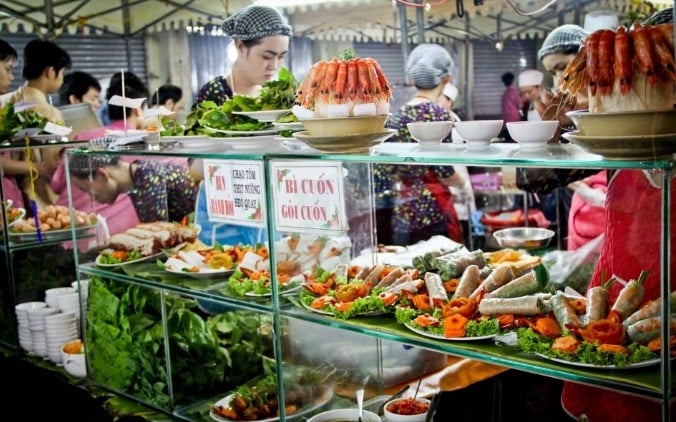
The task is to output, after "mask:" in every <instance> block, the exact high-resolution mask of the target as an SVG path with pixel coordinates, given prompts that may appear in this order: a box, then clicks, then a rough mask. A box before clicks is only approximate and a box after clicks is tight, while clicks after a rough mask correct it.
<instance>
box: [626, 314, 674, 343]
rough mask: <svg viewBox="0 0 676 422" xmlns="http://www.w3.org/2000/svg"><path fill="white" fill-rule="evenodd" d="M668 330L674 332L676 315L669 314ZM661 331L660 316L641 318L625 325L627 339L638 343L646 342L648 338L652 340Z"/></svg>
mask: <svg viewBox="0 0 676 422" xmlns="http://www.w3.org/2000/svg"><path fill="white" fill-rule="evenodd" d="M669 331H670V332H671V334H674V332H676V315H675V314H671V322H670V328H669ZM661 333H662V317H661V316H655V317H650V318H645V319H642V320H640V321H638V322H635V323H633V324H631V325H630V326H629V327H627V335H628V336H629V340H631V341H634V342H636V343H640V344H646V343H648V342H649V341H650V340H654V339H656V338H657V337H659V336H660V335H661Z"/></svg>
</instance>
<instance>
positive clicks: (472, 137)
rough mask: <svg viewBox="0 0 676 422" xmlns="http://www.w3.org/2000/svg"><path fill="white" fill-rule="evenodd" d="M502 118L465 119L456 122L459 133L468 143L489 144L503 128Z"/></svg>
mask: <svg viewBox="0 0 676 422" xmlns="http://www.w3.org/2000/svg"><path fill="white" fill-rule="evenodd" d="M502 122H503V121H502V120H465V121H462V122H455V128H456V129H457V131H458V135H460V137H461V138H462V139H464V140H466V141H467V143H468V144H473V145H479V144H481V145H488V144H490V142H491V139H493V138H495V137H497V136H498V135H499V134H500V131H501V130H502Z"/></svg>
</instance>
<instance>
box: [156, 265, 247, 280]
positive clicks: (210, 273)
mask: <svg viewBox="0 0 676 422" xmlns="http://www.w3.org/2000/svg"><path fill="white" fill-rule="evenodd" d="M164 269H165V270H166V271H167V272H170V273H172V274H179V275H185V276H189V277H192V278H221V277H223V278H225V277H229V276H230V275H232V273H234V272H235V270H234V269H230V270H221V269H218V270H216V269H211V268H200V269H199V271H198V272H191V271H182V270H180V269H174V268H167V267H166V266H165V267H164Z"/></svg>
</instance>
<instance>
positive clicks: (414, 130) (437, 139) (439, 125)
mask: <svg viewBox="0 0 676 422" xmlns="http://www.w3.org/2000/svg"><path fill="white" fill-rule="evenodd" d="M406 127H407V128H408V132H409V133H410V134H411V137H412V138H413V139H415V140H416V141H418V143H419V144H420V146H423V147H427V146H434V145H439V144H440V143H441V141H443V140H444V139H446V138H447V137H448V134H449V133H450V132H451V129H452V128H453V122H450V121H436V122H411V123H407V124H406Z"/></svg>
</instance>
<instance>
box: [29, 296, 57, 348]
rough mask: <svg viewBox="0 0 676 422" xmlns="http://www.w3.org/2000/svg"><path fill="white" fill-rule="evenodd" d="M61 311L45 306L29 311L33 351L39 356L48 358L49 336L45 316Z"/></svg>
mask: <svg viewBox="0 0 676 422" xmlns="http://www.w3.org/2000/svg"><path fill="white" fill-rule="evenodd" d="M57 313H59V310H58V309H56V308H50V307H47V306H45V307H44V308H36V309H32V310H30V311H28V323H29V326H30V329H31V338H32V340H33V352H35V354H37V355H38V356H41V357H43V358H46V357H47V356H48V354H47V337H46V336H45V317H46V316H48V315H54V314H57Z"/></svg>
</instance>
